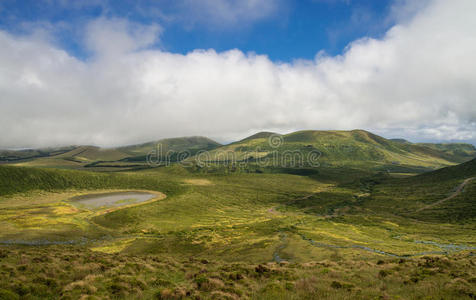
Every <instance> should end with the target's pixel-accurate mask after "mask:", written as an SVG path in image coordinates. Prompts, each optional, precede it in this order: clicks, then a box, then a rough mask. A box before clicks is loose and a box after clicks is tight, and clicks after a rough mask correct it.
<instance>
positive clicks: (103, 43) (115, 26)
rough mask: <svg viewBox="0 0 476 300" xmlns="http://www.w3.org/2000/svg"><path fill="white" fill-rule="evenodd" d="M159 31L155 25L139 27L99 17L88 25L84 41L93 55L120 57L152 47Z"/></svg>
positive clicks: (118, 20) (123, 21)
mask: <svg viewBox="0 0 476 300" xmlns="http://www.w3.org/2000/svg"><path fill="white" fill-rule="evenodd" d="M161 31H162V28H161V27H160V26H159V25H157V24H152V25H141V24H137V23H131V22H128V21H126V20H124V19H117V18H113V19H106V18H104V17H101V18H99V19H96V20H94V21H92V22H90V23H89V24H88V26H87V31H86V37H85V39H86V45H87V47H88V48H89V49H90V50H91V51H93V52H94V53H95V54H99V55H104V56H110V55H118V54H119V55H120V54H126V53H129V52H133V51H137V50H141V49H145V48H147V47H149V46H151V45H153V44H154V43H156V42H157V41H158V38H159V34H160V33H161Z"/></svg>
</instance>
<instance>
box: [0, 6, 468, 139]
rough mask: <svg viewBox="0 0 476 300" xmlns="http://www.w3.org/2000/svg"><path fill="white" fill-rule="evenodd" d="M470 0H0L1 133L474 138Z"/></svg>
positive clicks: (120, 136)
mask: <svg viewBox="0 0 476 300" xmlns="http://www.w3.org/2000/svg"><path fill="white" fill-rule="evenodd" d="M474 11H476V1H474V0H454V1H447V0H360V1H357V0H300V1H291V0H239V1H238V0H200V1H199V0H157V1H152V0H149V1H145V0H142V1H141V0H139V1H132V0H129V1H99V0H84V1H72V0H71V1H70V0H36V1H29V0H24V1H15V0H0V128H1V134H0V148H30V147H47V146H60V145H72V144H74V145H79V144H92V145H98V146H103V147H112V146H118V145H126V144H135V143H141V142H146V141H152V140H157V139H160V138H167V137H179V136H195V135H200V136H207V137H210V138H213V139H215V140H218V141H220V142H230V141H233V140H237V139H241V138H244V137H246V136H248V135H251V134H254V133H256V132H258V131H274V132H279V133H288V132H292V131H297V130H308V129H320V130H328V129H333V130H351V129H365V130H369V131H372V132H374V133H377V134H380V135H382V136H384V137H387V138H405V139H408V140H410V141H413V142H428V141H430V142H470V143H473V144H476V18H474Z"/></svg>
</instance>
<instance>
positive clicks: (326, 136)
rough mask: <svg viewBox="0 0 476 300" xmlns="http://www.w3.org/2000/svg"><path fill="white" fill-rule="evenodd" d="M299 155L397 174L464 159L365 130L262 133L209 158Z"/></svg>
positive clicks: (288, 161)
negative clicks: (312, 154)
mask: <svg viewBox="0 0 476 300" xmlns="http://www.w3.org/2000/svg"><path fill="white" fill-rule="evenodd" d="M469 148H470V147H468V149H469ZM297 152H298V153H300V154H301V156H302V157H301V159H303V160H305V159H306V158H307V157H308V155H309V154H310V153H311V152H315V153H320V157H319V163H320V165H321V166H330V167H342V166H345V167H356V168H367V169H368V168H371V169H376V170H382V171H390V172H395V173H398V172H410V171H412V172H422V171H428V170H433V169H437V168H441V167H445V166H450V165H454V164H456V163H459V162H461V160H462V159H463V158H462V156H461V155H459V154H458V155H453V154H452V153H451V152H449V151H447V150H445V149H439V147H437V146H435V147H429V146H426V145H419V144H412V143H409V142H405V143H402V142H400V141H393V140H388V139H385V138H383V137H380V136H378V135H375V134H372V133H370V132H367V131H364V130H352V131H311V130H308V131H298V132H294V133H290V134H286V135H282V136H279V135H276V134H272V133H267V132H263V133H258V134H255V135H253V136H251V137H248V138H245V139H243V140H241V141H239V142H235V143H232V144H229V145H226V146H222V147H219V148H217V149H215V150H213V151H211V153H210V155H209V159H210V160H211V161H224V160H227V159H228V160H230V159H234V160H236V161H243V160H248V161H253V160H255V161H256V160H260V159H264V158H273V159H275V158H276V157H277V159H278V161H277V163H278V164H279V165H280V166H283V165H284V166H287V165H292V164H294V165H296V163H295V161H294V162H293V161H292V160H293V159H296V157H294V155H295V153H297ZM293 153H294V154H293ZM469 153H470V151H469V150H468V155H469ZM276 155H277V156H276ZM474 155H476V152H475V154H474ZM304 166H305V161H304Z"/></svg>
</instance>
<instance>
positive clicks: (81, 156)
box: [0, 137, 220, 171]
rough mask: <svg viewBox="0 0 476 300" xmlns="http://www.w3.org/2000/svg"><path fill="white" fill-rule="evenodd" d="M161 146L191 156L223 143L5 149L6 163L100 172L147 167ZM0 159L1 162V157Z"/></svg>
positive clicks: (189, 140) (194, 140)
mask: <svg viewBox="0 0 476 300" xmlns="http://www.w3.org/2000/svg"><path fill="white" fill-rule="evenodd" d="M158 145H161V147H162V151H164V153H166V152H167V151H171V152H170V153H172V152H181V151H188V152H189V153H190V155H192V154H194V153H196V152H198V151H200V150H210V149H213V148H216V147H218V146H220V144H219V143H217V142H215V141H212V140H210V139H208V138H205V137H183V138H171V139H163V140H158V141H154V142H148V143H144V144H140V145H131V146H125V147H118V148H99V147H96V146H70V147H65V148H60V150H56V151H55V152H53V151H50V152H45V151H42V150H22V151H9V152H5V155H7V154H8V155H9V156H8V157H9V158H10V157H11V159H8V160H6V159H5V160H3V162H4V163H14V164H15V165H18V166H28V167H50V168H65V169H82V168H89V169H91V170H93V169H94V170H99V171H108V170H124V169H130V168H141V167H146V166H147V164H146V155H147V154H148V153H149V152H150V151H153V150H155V149H157V147H158ZM0 153H1V152H0ZM42 153H47V155H46V154H43V155H42ZM5 157H6V156H5ZM13 158H15V159H13ZM0 161H2V159H1V158H0Z"/></svg>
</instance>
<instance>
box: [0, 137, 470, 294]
mask: <svg viewBox="0 0 476 300" xmlns="http://www.w3.org/2000/svg"><path fill="white" fill-rule="evenodd" d="M270 136H271V135H270V134H259V135H257V136H254V137H250V138H248V139H245V140H242V141H239V142H236V143H232V144H229V145H225V146H220V145H218V144H213V143H210V142H209V140H208V139H206V140H202V139H189V140H185V141H181V142H179V141H178V140H176V141H175V142H174V144H175V145H180V147H177V148H174V149H175V150H174V151H175V152H174V153H176V152H179V151H182V150H184V149H187V151H191V150H190V149H193V151H195V154H197V153H199V151H201V150H205V149H206V151H209V152H208V156H207V159H209V160H207V161H206V164H204V163H203V162H204V161H203V160H202V161H197V160H196V158H197V155H195V154H191V155H190V156H188V157H185V158H184V160H183V161H175V162H171V163H170V164H168V165H159V166H150V165H147V163H146V162H145V161H144V162H141V164H142V165H141V167H140V168H137V167H119V168H118V167H107V168H108V169H103V168H98V167H86V165H83V163H79V162H78V163H77V165H75V166H74V167H73V168H70V167H69V165H66V163H63V162H62V160H64V158H65V157H68V158H74V159H75V160H77V161H82V160H88V163H91V162H97V161H99V160H100V161H103V160H105V159H106V157H109V158H110V159H111V161H113V160H115V161H114V162H120V161H121V160H123V159H124V155H122V154H118V152H117V151H119V150H117V149H115V150H111V149H110V150H106V151H101V150H97V151H96V150H95V151H89V150H84V149H82V150H78V149H77V148H76V150H72V151H76V152H73V153H70V154H67V153H68V152H65V153H61V154H57V155H52V156H48V157H46V158H45V157H40V158H35V159H31V160H28V161H23V160H22V159H21V160H20V162H13V163H12V162H9V164H6V165H1V166H0V179H1V180H0V199H1V201H0V224H1V228H2V230H1V231H0V245H1V246H0V251H1V253H0V254H1V255H0V272H2V274H3V276H2V278H3V279H2V280H0V295H2V293H3V295H10V296H12V295H13V296H12V297H14V296H15V295H16V297H20V298H23V297H39V298H48V297H50V296H51V295H54V294H57V293H59V295H61V297H62V298H65V299H67V298H79V297H94V296H97V295H102V296H104V297H109V298H131V297H132V298H134V297H136V298H147V299H148V298H151V299H152V298H156V299H157V298H158V299H174V298H176V299H179V298H198V297H200V298H206V299H207V298H217V299H238V298H252V299H350V298H352V299H368V298H375V297H377V298H378V297H384V298H385V297H386V298H391V299H393V298H397V296H398V297H402V295H403V298H415V297H418V296H417V295H421V297H424V295H431V296H432V297H441V298H445V299H461V298H465V297H466V298H471V297H472V296H471V295H474V293H475V289H474V280H475V278H476V267H475V261H474V252H475V251H476V240H475V238H474V236H475V234H474V233H475V232H476V211H475V207H476V206H475V203H474V201H475V199H476V182H475V181H474V180H471V179H472V178H473V177H475V176H476V159H468V160H467V161H465V162H461V161H460V160H461V159H462V158H461V153H460V154H459V155H458V156H457V157H456V156H451V155H452V154H451V153H448V152H444V151H441V150H438V149H433V148H432V147H428V146H420V145H411V144H410V145H408V144H406V145H405V147H404V148H401V147H400V144H401V143H400V142H392V141H390V140H385V139H383V138H380V137H378V136H374V135H372V134H370V133H367V132H362V131H356V132H329V133H327V132H303V133H297V134H289V135H285V136H284V137H283V140H282V141H283V143H282V145H280V147H281V148H282V149H281V148H279V149H276V148H273V147H272V144H271V143H270V142H269V143H268V140H269V137H270ZM197 141H199V143H198V144H195V142H197ZM202 141H206V142H205V143H202ZM184 145H185V146H184ZM211 145H213V146H211ZM345 145H348V147H347V148H348V149H347V150H345V151H347V152H345V153H347V155H349V157H347V158H345V159H344V155H346V154H345V153H343V152H341V151H344V150H342V149H343V148H342V147H343V146H345ZM143 147H145V146H141V147H138V146H134V147H130V148H129V149H135V150H134V151H135V152H134V151H132V150H128V151H130V152H129V153H132V152H134V153H135V154H134V155H136V154H137V153H139V154H140V155H141V156H142V157H145V156H146V155H147V154H145V150H143ZM147 147H148V148H147ZM147 147H146V148H147V149H148V150H153V147H152V146H150V145H149V146H147ZM182 147H185V148H182ZM246 147H249V148H251V147H259V149H260V151H261V152H262V153H263V155H265V156H264V157H266V155H277V156H278V157H284V156H285V154H284V152H283V151H285V150H286V149H302V151H304V153H306V151H310V150H309V149H310V148H311V147H312V149H317V150H319V151H320V152H321V153H322V156H321V157H322V161H320V165H319V166H315V167H311V166H308V165H303V166H298V167H296V166H294V167H292V166H291V165H292V157H290V156H287V157H286V159H285V160H284V161H285V163H286V165H284V166H276V165H273V164H262V163H260V162H259V161H257V160H256V156H254V157H253V158H250V157H246V155H249V153H250V152H249V151H248V150H249V149H246ZM80 148H81V147H80ZM221 148H224V151H226V153H231V152H230V151H229V150H233V151H236V152H235V153H234V155H236V157H238V160H237V161H232V162H231V161H229V160H228V159H226V158H225V159H223V156H222V155H221V154H219V151H220V149H221ZM88 149H89V148H88ZM118 149H119V148H118ZM138 149H140V150H138ZM331 149H333V150H331ZM349 149H351V150H349ZM465 149H466V150H465V151H467V150H468V148H465ZM83 150H84V151H85V152H83ZM275 150H277V151H276V153H277V154H270V153H271V152H273V151H275ZM439 151H441V152H439ZM267 152H269V153H267ZM121 153H122V152H121ZM264 153H267V154H264ZM349 153H351V154H352V155H350V154H349ZM472 153H473V152H468V154H467V155H468V156H470V155H472ZM473 154H474V153H473ZM136 157H139V156H136ZM175 157H177V156H175ZM220 157H221V158H222V159H220ZM129 158H130V157H129ZM45 161H46V162H47V163H46V164H47V165H44V164H45ZM280 161H283V160H280ZM397 161H398V162H399V163H398V164H397V163H396V162H397ZM243 162H246V164H244V163H243ZM392 162H393V163H392ZM459 162H461V163H459ZM135 163H136V162H135ZM11 164H13V165H11ZM36 164H38V165H36ZM75 164H76V163H75ZM33 166H35V167H33ZM46 166H47V167H46ZM45 167H46V168H45ZM392 167H393V168H392ZM390 168H392V169H390ZM431 169H437V170H435V171H430V170H431ZM111 170H113V171H111ZM67 257H75V259H74V260H73V261H71V260H68V259H67ZM32 261H34V262H35V263H34V264H31V262H32ZM71 264H72V265H71ZM76 264H80V265H76ZM74 265H76V266H74ZM68 266H69V267H72V266H74V268H79V269H78V270H81V271H79V273H77V272H75V273H74V274H76V275H74V276H73V275H72V273H68V274H71V275H66V274H65V273H64V272H62V271H60V270H62V269H63V268H68ZM38 268H39V269H42V270H44V271H45V272H42V273H41V274H42V275H40V274H36V273H37V271H38ZM59 274H64V275H65V276H66V277H63V276H64V275H61V276H60V275H59ZM48 282H50V283H48ZM51 282H54V283H51ZM138 295H140V296H138ZM405 295H406V296H405ZM102 296H101V297H102Z"/></svg>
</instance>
